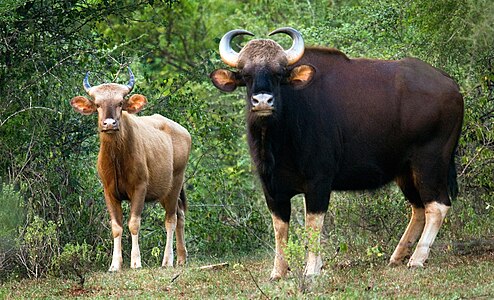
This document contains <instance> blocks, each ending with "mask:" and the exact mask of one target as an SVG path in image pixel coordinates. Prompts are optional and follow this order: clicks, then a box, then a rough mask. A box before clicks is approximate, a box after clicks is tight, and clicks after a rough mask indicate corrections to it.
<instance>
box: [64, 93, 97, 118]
mask: <svg viewBox="0 0 494 300" xmlns="http://www.w3.org/2000/svg"><path fill="white" fill-rule="evenodd" d="M70 105H72V107H73V108H74V110H75V111H76V112H78V113H80V114H83V115H86V116H87V115H90V114H92V113H94V112H95V111H96V104H94V102H93V101H91V100H89V99H88V98H86V97H83V96H77V97H74V98H72V100H70Z"/></svg>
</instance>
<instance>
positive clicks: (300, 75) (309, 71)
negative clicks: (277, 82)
mask: <svg viewBox="0 0 494 300" xmlns="http://www.w3.org/2000/svg"><path fill="white" fill-rule="evenodd" d="M315 73H316V69H315V68H314V67H313V66H310V65H301V66H298V67H296V68H294V69H293V70H292V71H291V73H290V78H288V81H289V82H290V84H291V85H292V86H293V87H294V88H295V89H303V88H304V87H306V86H307V85H308V84H309V83H310V82H311V81H312V78H314V74H315Z"/></svg>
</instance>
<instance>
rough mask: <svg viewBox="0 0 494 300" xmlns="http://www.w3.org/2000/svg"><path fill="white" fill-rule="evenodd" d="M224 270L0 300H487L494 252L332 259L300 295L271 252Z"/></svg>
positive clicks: (36, 284)
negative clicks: (411, 259) (420, 261)
mask: <svg viewBox="0 0 494 300" xmlns="http://www.w3.org/2000/svg"><path fill="white" fill-rule="evenodd" d="M225 261H226V262H228V266H226V267H223V268H220V269H212V270H200V269H199V267H200V266H202V265H207V264H210V263H216V262H218V261H206V260H193V261H192V262H191V263H190V264H189V265H188V266H187V267H185V268H172V269H162V268H143V269H140V270H131V269H127V268H126V269H124V270H123V271H122V272H120V273H116V274H113V273H107V272H92V273H88V274H87V276H86V281H85V284H84V286H83V288H81V287H80V286H79V285H78V284H77V283H76V282H75V281H71V280H62V279H59V278H47V279H40V280H22V281H16V282H9V283H5V284H3V285H0V299H3V298H5V299H57V298H58V299H65V298H73V297H82V298H92V299H108V298H110V299H128V298H132V299H157V298H160V299H268V298H269V299H328V298H333V299H389V298H392V299H492V298H494V272H493V271H494V251H492V250H490V251H485V252H482V253H476V254H468V255H461V254H454V253H451V252H448V251H434V253H432V254H431V260H430V262H429V263H428V264H427V265H426V267H425V268H423V269H408V268H406V267H405V266H403V267H397V268H388V267H386V259H385V258H384V257H379V258H376V257H354V258H351V259H349V258H348V257H346V258H344V257H335V258H332V259H330V260H329V261H326V266H325V268H324V269H323V271H322V274H321V275H320V276H318V277H316V278H313V279H311V281H310V283H309V288H308V289H307V290H306V291H305V292H304V293H302V292H300V291H299V290H298V288H297V284H296V278H294V277H293V275H289V276H288V278H286V279H284V280H281V281H278V282H270V281H269V274H270V271H271V267H272V257H271V255H270V254H266V253H260V254H257V255H251V256H249V257H236V258H231V259H225Z"/></svg>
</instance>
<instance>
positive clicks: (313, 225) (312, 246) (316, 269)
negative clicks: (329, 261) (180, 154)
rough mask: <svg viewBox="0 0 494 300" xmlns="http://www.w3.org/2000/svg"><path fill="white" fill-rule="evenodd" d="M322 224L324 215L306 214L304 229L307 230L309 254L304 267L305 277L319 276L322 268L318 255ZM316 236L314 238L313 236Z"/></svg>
mask: <svg viewBox="0 0 494 300" xmlns="http://www.w3.org/2000/svg"><path fill="white" fill-rule="evenodd" d="M323 224H324V213H320V214H310V213H309V214H306V216H305V227H306V230H308V238H309V241H308V242H309V245H308V249H309V251H308V252H309V253H308V256H307V265H306V267H305V275H306V276H311V275H319V274H320V273H321V268H322V258H321V254H320V249H319V248H320V245H321V230H322V226H323ZM314 235H316V236H314Z"/></svg>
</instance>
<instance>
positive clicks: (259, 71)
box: [210, 27, 315, 117]
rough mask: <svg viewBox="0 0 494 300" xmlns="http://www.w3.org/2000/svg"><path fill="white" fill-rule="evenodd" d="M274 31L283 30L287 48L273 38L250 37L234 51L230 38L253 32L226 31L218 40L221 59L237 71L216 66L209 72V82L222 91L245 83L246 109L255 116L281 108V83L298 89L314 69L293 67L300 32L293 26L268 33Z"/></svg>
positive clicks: (301, 49) (298, 52)
mask: <svg viewBox="0 0 494 300" xmlns="http://www.w3.org/2000/svg"><path fill="white" fill-rule="evenodd" d="M277 33H285V34H288V35H289V36H290V37H291V38H292V40H293V44H292V46H291V48H290V49H288V50H284V49H283V47H281V46H280V45H279V44H278V43H276V42H275V41H273V40H269V39H254V40H251V41H249V42H248V43H247V44H246V45H245V46H244V47H243V48H242V50H241V51H240V52H239V53H237V52H235V51H234V50H233V49H232V48H231V46H230V43H231V41H232V39H233V38H234V37H235V36H237V35H253V34H252V33H250V32H248V31H245V30H241V29H237V30H232V31H230V32H227V33H226V34H225V35H224V36H223V38H222V39H221V41H220V46H219V50H220V56H221V59H222V60H223V62H225V63H226V64H227V65H229V66H231V67H234V68H236V69H237V70H238V71H237V72H233V71H230V70H226V69H218V70H215V71H213V72H212V73H211V75H210V78H211V80H212V82H213V84H214V85H215V86H216V87H217V88H218V89H220V90H222V91H226V92H231V91H233V90H235V89H236V88H237V86H246V87H247V105H248V110H249V111H250V112H251V113H252V114H254V115H256V116H258V117H269V116H271V115H273V114H274V113H275V112H276V111H277V110H281V99H280V86H281V85H291V86H292V87H293V88H295V89H302V88H304V87H305V86H307V84H308V83H309V82H310V81H311V80H312V78H313V75H314V73H315V69H314V68H313V67H312V66H309V65H299V66H297V67H293V65H294V64H295V63H296V62H297V61H299V60H300V58H301V57H302V56H303V54H304V41H303V39H302V36H301V34H300V33H299V32H298V31H297V30H295V29H293V28H289V27H284V28H280V29H277V30H275V31H273V32H271V33H270V34H269V35H273V34H277Z"/></svg>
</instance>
